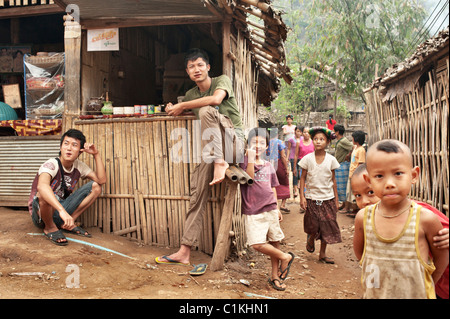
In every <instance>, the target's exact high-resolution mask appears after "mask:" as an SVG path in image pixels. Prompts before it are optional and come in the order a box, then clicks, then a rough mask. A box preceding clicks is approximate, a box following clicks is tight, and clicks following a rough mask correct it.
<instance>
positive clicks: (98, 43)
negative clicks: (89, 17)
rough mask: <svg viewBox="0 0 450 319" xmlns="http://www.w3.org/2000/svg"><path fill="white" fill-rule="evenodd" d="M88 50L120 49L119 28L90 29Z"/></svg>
mask: <svg viewBox="0 0 450 319" xmlns="http://www.w3.org/2000/svg"><path fill="white" fill-rule="evenodd" d="M87 36H88V47H87V49H88V51H118V50H119V29H118V28H113V29H94V30H88V33H87Z"/></svg>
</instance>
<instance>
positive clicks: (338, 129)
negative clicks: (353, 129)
mask: <svg viewBox="0 0 450 319" xmlns="http://www.w3.org/2000/svg"><path fill="white" fill-rule="evenodd" d="M334 131H335V132H338V133H339V134H341V135H344V133H345V127H344V125H341V124H336V125H335V126H334Z"/></svg>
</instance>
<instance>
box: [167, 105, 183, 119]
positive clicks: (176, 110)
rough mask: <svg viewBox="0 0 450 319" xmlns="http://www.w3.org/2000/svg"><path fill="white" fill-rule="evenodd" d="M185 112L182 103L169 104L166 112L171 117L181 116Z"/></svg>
mask: <svg viewBox="0 0 450 319" xmlns="http://www.w3.org/2000/svg"><path fill="white" fill-rule="evenodd" d="M183 111H184V109H183V106H182V104H181V103H177V104H175V105H174V104H172V103H167V105H166V112H167V114H169V115H171V116H177V115H180V114H181V113H183Z"/></svg>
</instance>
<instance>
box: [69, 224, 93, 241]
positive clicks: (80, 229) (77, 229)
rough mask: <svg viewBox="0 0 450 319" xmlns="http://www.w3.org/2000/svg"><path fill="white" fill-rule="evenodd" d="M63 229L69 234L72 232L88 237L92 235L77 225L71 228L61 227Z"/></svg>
mask: <svg viewBox="0 0 450 319" xmlns="http://www.w3.org/2000/svg"><path fill="white" fill-rule="evenodd" d="M63 231H64V232H65V233H70V234H74V235H78V236H82V237H88V238H91V237H92V235H91V234H89V233H88V232H87V231H85V230H84V229H83V228H81V227H79V226H75V227H74V228H72V229H71V230H68V229H63Z"/></svg>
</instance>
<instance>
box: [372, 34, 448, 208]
mask: <svg viewBox="0 0 450 319" xmlns="http://www.w3.org/2000/svg"><path fill="white" fill-rule="evenodd" d="M365 96H366V100H367V106H366V113H367V128H368V132H367V133H368V135H369V140H368V143H369V144H372V143H374V142H376V141H378V140H380V139H386V138H392V139H397V140H400V141H401V142H403V143H405V144H406V145H408V146H409V147H410V148H411V151H412V154H413V159H414V165H418V166H419V167H420V169H421V176H420V177H421V178H420V182H418V183H417V184H415V185H414V187H413V188H412V191H411V196H412V198H414V199H417V200H420V201H424V202H427V203H429V204H431V205H433V206H435V207H437V208H438V209H439V210H440V211H442V212H444V213H445V214H446V215H447V216H448V214H449V206H448V205H449V191H448V190H449V188H448V180H449V175H448V174H449V169H448V136H449V135H448V133H449V132H448V118H449V104H448V102H449V29H448V27H447V28H446V29H444V30H442V31H441V32H440V33H439V34H438V35H436V36H435V37H433V38H431V39H428V40H427V41H425V42H424V43H422V44H421V45H419V46H418V47H417V49H416V51H415V52H414V54H413V55H412V56H411V57H409V58H407V59H406V60H405V61H403V62H401V63H398V64H396V65H393V66H392V67H390V68H388V69H387V70H386V72H385V73H384V74H383V75H382V76H381V77H378V78H376V80H375V81H374V83H373V84H372V86H371V87H369V88H367V89H366V90H365Z"/></svg>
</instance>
